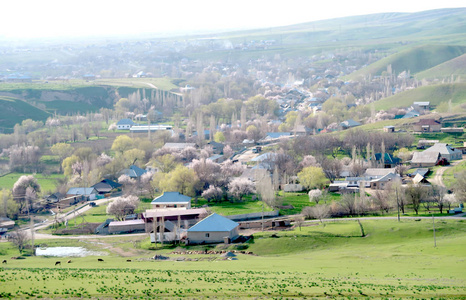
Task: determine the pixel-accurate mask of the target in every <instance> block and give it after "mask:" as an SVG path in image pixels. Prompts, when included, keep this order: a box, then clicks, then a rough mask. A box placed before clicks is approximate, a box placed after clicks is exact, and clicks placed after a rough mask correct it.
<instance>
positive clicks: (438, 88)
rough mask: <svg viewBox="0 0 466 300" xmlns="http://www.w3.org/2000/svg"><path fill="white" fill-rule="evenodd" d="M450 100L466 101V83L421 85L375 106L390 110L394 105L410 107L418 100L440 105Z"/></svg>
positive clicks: (455, 103) (458, 102) (453, 101)
mask: <svg viewBox="0 0 466 300" xmlns="http://www.w3.org/2000/svg"><path fill="white" fill-rule="evenodd" d="M449 100H451V102H452V104H453V105H457V104H461V103H465V102H466V83H454V84H437V85H430V86H423V87H419V88H417V89H414V90H408V91H404V92H401V93H398V94H396V95H394V96H391V97H388V98H384V99H381V100H379V101H376V102H374V107H375V109H376V110H388V109H390V108H393V107H409V106H411V105H412V104H413V102H416V101H429V102H430V104H431V105H439V104H440V103H442V102H448V101H449Z"/></svg>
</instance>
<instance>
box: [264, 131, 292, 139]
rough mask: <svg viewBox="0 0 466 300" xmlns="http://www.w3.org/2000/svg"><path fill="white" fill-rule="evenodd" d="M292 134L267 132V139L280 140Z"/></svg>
mask: <svg viewBox="0 0 466 300" xmlns="http://www.w3.org/2000/svg"><path fill="white" fill-rule="evenodd" d="M290 135H291V132H267V137H268V138H271V139H278V138H280V137H282V136H290Z"/></svg>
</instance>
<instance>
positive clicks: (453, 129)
mask: <svg viewBox="0 0 466 300" xmlns="http://www.w3.org/2000/svg"><path fill="white" fill-rule="evenodd" d="M440 131H442V132H443V133H463V132H464V128H463V127H442V128H440Z"/></svg>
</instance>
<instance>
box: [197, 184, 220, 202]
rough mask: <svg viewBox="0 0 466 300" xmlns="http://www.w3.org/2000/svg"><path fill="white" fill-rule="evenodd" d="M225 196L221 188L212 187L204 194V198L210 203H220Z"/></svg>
mask: <svg viewBox="0 0 466 300" xmlns="http://www.w3.org/2000/svg"><path fill="white" fill-rule="evenodd" d="M222 196H223V191H222V189H221V188H219V187H216V186H213V185H210V186H209V188H208V189H207V190H205V191H204V192H202V197H203V198H204V199H206V200H207V202H210V201H215V202H217V201H220V200H221V199H222Z"/></svg>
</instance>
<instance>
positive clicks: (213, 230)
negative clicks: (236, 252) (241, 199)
mask: <svg viewBox="0 0 466 300" xmlns="http://www.w3.org/2000/svg"><path fill="white" fill-rule="evenodd" d="M238 227H239V224H238V223H236V222H234V221H232V220H230V219H228V218H225V217H223V216H221V215H218V214H215V213H214V214H211V215H210V216H208V217H207V218H205V219H204V220H202V221H200V222H198V223H197V224H196V225H194V226H193V227H191V228H189V229H188V242H189V243H190V244H214V243H223V242H227V241H228V242H229V241H234V240H236V239H237V238H238V236H239V233H238Z"/></svg>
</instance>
